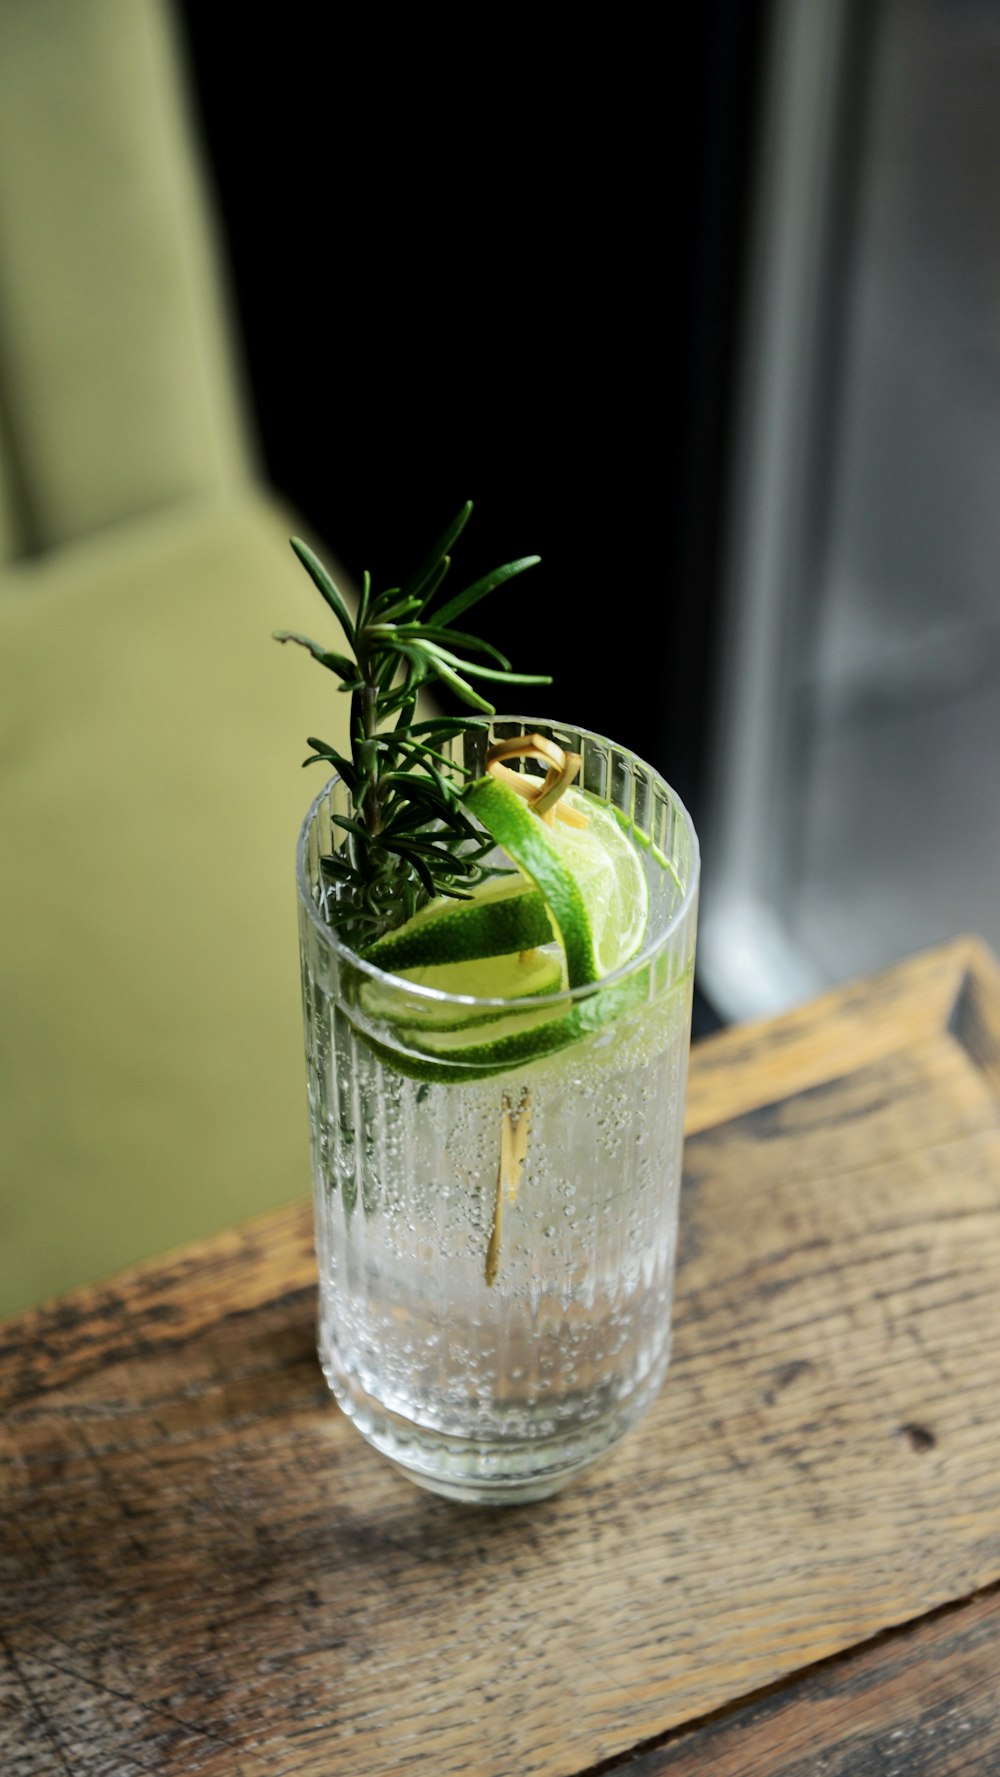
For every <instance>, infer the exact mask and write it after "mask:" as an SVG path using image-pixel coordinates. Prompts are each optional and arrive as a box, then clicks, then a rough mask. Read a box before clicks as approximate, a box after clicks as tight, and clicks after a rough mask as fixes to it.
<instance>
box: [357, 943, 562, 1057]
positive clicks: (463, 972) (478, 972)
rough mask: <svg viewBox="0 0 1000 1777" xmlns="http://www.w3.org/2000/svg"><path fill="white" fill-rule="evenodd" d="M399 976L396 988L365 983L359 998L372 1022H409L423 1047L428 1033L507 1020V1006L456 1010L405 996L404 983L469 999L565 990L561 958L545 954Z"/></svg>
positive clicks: (447, 1004)
mask: <svg viewBox="0 0 1000 1777" xmlns="http://www.w3.org/2000/svg"><path fill="white" fill-rule="evenodd" d="M395 977H396V978H395V981H394V983H393V984H385V985H383V984H382V983H381V982H378V981H365V982H363V984H362V986H361V990H360V994H359V998H360V1001H361V1005H362V1007H363V1009H364V1011H365V1012H367V1014H368V1016H369V1017H370V1018H381V1019H385V1020H390V1021H391V1022H393V1023H396V1024H403V1023H404V1022H405V1026H406V1028H407V1030H408V1031H409V1032H410V1033H411V1034H412V1035H413V1036H414V1037H416V1039H417V1040H418V1041H420V1042H421V1043H422V1042H423V1041H424V1034H423V1033H424V1032H425V1031H430V1030H433V1031H435V1032H438V1031H443V1032H456V1031H465V1030H469V1029H475V1028H477V1027H479V1026H480V1025H482V1024H485V1023H487V1022H490V1021H492V1020H494V1019H498V1018H504V1011H503V1007H502V1006H491V1007H489V1008H486V1007H480V1006H460V1005H459V1006H457V1005H455V1004H454V1003H453V1002H450V1001H448V1002H445V1003H444V1004H442V1003H441V1002H440V1001H438V1000H431V999H424V998H422V996H421V995H419V994H411V995H406V994H403V993H401V990H400V985H399V984H400V982H407V981H408V982H411V983H412V984H413V986H414V987H432V988H436V989H437V990H438V992H439V993H448V994H463V995H464V994H468V995H471V996H473V997H474V998H475V999H479V1000H514V999H530V998H533V997H535V996H536V995H538V994H542V993H558V992H559V990H560V988H561V987H562V985H563V965H562V957H561V956H555V955H553V954H552V953H551V952H546V951H543V950H527V951H522V952H520V953H519V954H514V955H512V956H510V955H508V956H485V957H479V958H477V959H476V960H475V961H473V962H457V963H456V962H450V963H439V964H430V965H428V966H426V967H423V968H417V969H400V970H397V971H395ZM522 1016H523V1014H522ZM549 1016H551V1014H549ZM505 1021H506V1020H505ZM515 1022H516V1020H515Z"/></svg>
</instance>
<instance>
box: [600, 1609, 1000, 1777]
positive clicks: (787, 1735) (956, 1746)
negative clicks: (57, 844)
mask: <svg viewBox="0 0 1000 1777" xmlns="http://www.w3.org/2000/svg"><path fill="white" fill-rule="evenodd" d="M998 1697H1000V1596H998V1595H997V1593H996V1592H995V1591H993V1592H992V1593H991V1594H990V1595H989V1596H987V1597H985V1598H983V1597H980V1598H975V1599H973V1600H971V1601H970V1602H969V1603H968V1604H961V1605H958V1606H957V1607H952V1608H947V1609H945V1610H944V1611H942V1612H941V1613H939V1614H938V1615H935V1616H933V1617H931V1618H930V1619H928V1620H926V1621H924V1622H921V1623H919V1624H917V1625H916V1626H915V1627H914V1628H912V1629H907V1630H902V1631H901V1632H900V1633H899V1634H897V1635H892V1636H889V1637H880V1638H879V1639H878V1641H877V1642H876V1643H874V1644H873V1645H871V1646H868V1647H865V1648H863V1649H861V1650H860V1651H859V1652H857V1653H855V1654H849V1655H847V1656H846V1657H845V1658H843V1659H839V1660H833V1661H830V1662H829V1663H827V1664H825V1665H823V1666H821V1667H819V1668H816V1667H812V1668H810V1669H809V1670H808V1671H806V1672H803V1673H801V1674H800V1675H799V1676H798V1677H796V1678H795V1679H793V1680H792V1681H791V1682H790V1683H789V1684H787V1685H784V1686H782V1687H781V1688H780V1689H776V1690H772V1691H770V1692H769V1693H768V1694H767V1695H766V1696H764V1697H760V1698H757V1699H754V1700H753V1701H752V1702H750V1703H748V1704H747V1705H746V1706H745V1707H744V1708H739V1709H735V1710H732V1711H729V1712H727V1714H726V1717H725V1719H724V1720H721V1721H716V1722H711V1723H706V1724H705V1725H704V1726H702V1727H700V1728H697V1729H695V1730H694V1731H692V1732H690V1733H681V1734H680V1735H679V1736H678V1737H677V1738H676V1739H672V1740H671V1744H669V1745H664V1746H660V1747H657V1748H654V1749H652V1750H650V1751H648V1752H645V1753H639V1754H637V1755H636V1757H635V1758H631V1759H629V1760H628V1761H627V1763H625V1764H622V1765H618V1766H617V1767H616V1774H617V1777H705V1773H706V1772H711V1777H819V1774H821V1777H996V1772H997V1771H1000V1710H998V1708H997V1698H998Z"/></svg>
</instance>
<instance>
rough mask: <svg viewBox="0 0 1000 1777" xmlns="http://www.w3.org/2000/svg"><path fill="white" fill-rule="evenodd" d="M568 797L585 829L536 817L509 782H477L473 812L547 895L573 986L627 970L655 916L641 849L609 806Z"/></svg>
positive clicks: (467, 798) (471, 796)
mask: <svg viewBox="0 0 1000 1777" xmlns="http://www.w3.org/2000/svg"><path fill="white" fill-rule="evenodd" d="M564 800H565V801H566V802H567V803H568V805H569V806H570V807H571V808H575V809H578V810H579V811H581V812H582V813H584V814H586V816H587V817H588V824H587V826H585V827H572V826H570V825H569V824H568V823H567V822H565V821H560V820H559V819H558V818H557V819H556V820H554V821H553V822H551V823H547V822H545V821H543V820H541V819H540V818H539V816H538V815H536V814H533V813H532V811H531V809H530V808H529V807H528V805H527V803H526V802H523V801H522V799H521V797H520V796H518V795H517V793H516V791H514V790H512V789H511V788H510V787H509V786H508V785H507V784H504V783H500V782H498V781H497V780H496V779H495V778H492V777H489V776H487V777H481V778H477V780H476V782H475V783H474V784H471V785H470V786H469V788H468V789H467V790H466V791H465V794H464V796H463V801H464V803H465V806H466V807H467V808H468V810H469V812H470V813H471V814H473V815H475V817H476V819H477V820H478V821H479V822H480V823H481V824H482V826H484V827H485V828H486V831H487V832H488V833H489V834H490V835H491V836H492V837H493V838H494V839H495V840H496V842H497V844H498V845H500V846H502V847H503V849H504V851H505V852H507V854H508V856H509V857H511V858H512V859H513V860H514V863H515V864H517V866H518V868H519V869H520V870H522V871H523V872H524V874H525V875H526V876H530V877H531V879H532V881H533V882H534V883H535V884H536V885H537V887H538V888H539V890H540V891H541V893H542V895H543V897H544V899H545V901H546V903H547V904H548V908H549V912H550V913H551V915H552V918H553V920H554V921H555V924H556V926H557V927H558V929H559V935H560V937H561V939H562V943H563V949H564V951H565V954H566V972H567V975H568V978H569V985H570V987H583V986H586V985H587V984H588V983H589V982H592V981H597V980H599V979H600V978H601V976H603V975H607V974H610V972H611V971H612V970H613V969H617V968H620V967H621V965H622V964H623V963H625V962H628V960H629V958H630V957H632V956H634V955H635V954H636V952H637V951H638V950H639V948H640V946H641V944H642V940H643V937H644V935H645V931H646V923H647V920H648V918H649V885H648V883H647V881H646V873H645V870H644V869H643V865H642V860H641V858H640V857H639V854H638V852H637V851H636V849H635V846H634V845H633V844H632V841H631V839H630V838H629V837H628V835H627V833H625V832H624V831H623V830H622V828H621V827H620V826H619V824H618V822H617V821H616V819H615V817H614V815H613V814H612V813H611V812H610V811H609V810H608V809H607V808H605V806H604V804H603V803H600V802H597V801H595V800H594V798H593V797H591V796H587V795H585V794H583V793H581V792H580V791H574V790H569V791H567V792H566V796H565V798H564Z"/></svg>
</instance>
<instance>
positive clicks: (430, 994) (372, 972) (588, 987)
mask: <svg viewBox="0 0 1000 1777" xmlns="http://www.w3.org/2000/svg"><path fill="white" fill-rule="evenodd" d="M489 721H490V722H491V724H492V723H498V722H519V723H522V724H524V726H525V727H526V728H528V729H530V728H532V727H535V728H540V729H548V730H552V729H569V730H570V731H571V732H572V733H573V734H578V735H579V736H580V737H581V739H583V740H591V741H594V742H596V743H597V744H598V745H599V746H602V747H611V748H613V749H614V751H615V752H616V753H619V754H621V755H622V757H623V758H625V759H629V760H633V761H634V762H635V764H636V765H638V766H639V767H641V769H642V770H643V771H644V772H646V773H647V775H648V777H649V779H650V781H651V782H652V783H653V784H655V785H656V786H658V787H659V789H660V790H661V791H663V792H664V793H665V794H666V796H667V798H668V799H669V801H670V803H671V804H672V806H673V807H674V809H675V810H676V812H677V814H678V816H679V817H680V821H681V824H682V826H683V828H684V831H685V832H686V834H687V836H688V841H689V844H690V847H691V868H690V872H689V875H688V880H687V883H686V884H685V887H684V892H683V895H682V896H681V899H680V902H679V903H678V905H677V906H676V907H675V908H674V910H673V912H672V913H671V915H670V918H669V919H668V920H667V921H666V923H665V925H664V928H663V930H662V931H661V932H660V933H659V934H658V935H657V937H656V938H655V939H654V940H652V941H651V942H649V943H646V944H644V945H643V946H642V949H641V950H639V951H637V952H636V954H635V956H631V957H629V959H628V961H627V962H624V963H622V964H620V966H619V967H618V968H617V969H613V970H612V971H611V973H610V974H608V975H602V976H601V978H600V980H599V981H587V982H584V983H583V984H582V985H581V986H579V987H560V988H557V989H556V991H555V992H554V993H536V994H525V995H522V996H521V997H520V998H518V999H504V998H502V997H501V998H489V997H486V996H484V995H479V994H471V993H448V992H446V991H445V990H444V989H443V988H440V987H426V986H424V985H423V984H422V983H419V982H416V981H407V979H406V977H405V976H403V975H396V974H393V973H392V971H391V970H389V969H380V968H379V966H378V964H377V963H371V962H366V961H365V958H364V957H363V956H359V954H358V952H357V951H356V950H352V948H351V946H350V945H349V944H345V942H344V940H343V939H342V938H341V937H339V936H338V934H337V933H336V932H335V931H334V929H333V927H332V926H328V925H327V924H326V923H325V921H324V920H323V918H322V916H321V915H320V912H319V909H318V907H317V906H316V902H315V900H314V898H313V894H312V890H311V888H310V885H309V882H308V879H307V876H306V846H307V843H308V839H309V834H310V832H311V830H312V827H313V825H314V823H315V820H316V816H317V814H318V812H319V808H320V805H321V803H323V802H325V800H326V798H327V797H328V796H329V794H330V792H331V790H332V789H334V788H335V786H336V785H337V784H339V783H341V782H343V779H342V778H341V777H340V775H339V773H335V774H334V775H333V776H332V777H329V778H327V780H326V782H325V784H324V785H323V787H322V789H321V790H320V791H319V792H318V794H317V795H316V796H314V797H313V800H312V802H311V803H310V805H309V808H308V810H307V812H306V816H305V819H304V820H303V822H302V826H301V828H300V830H299V837H298V843H297V845H296V848H295V878H296V886H297V888H298V896H299V902H300V904H301V906H302V907H303V908H304V909H305V912H306V914H307V916H308V918H309V920H310V921H311V923H312V925H313V926H314V927H315V929H316V931H317V932H318V934H319V936H320V938H321V939H322V941H323V943H324V944H325V945H326V946H327V947H328V948H329V949H330V950H332V951H333V952H334V953H335V955H336V956H337V958H338V959H339V961H340V962H342V963H343V964H345V965H346V966H348V967H349V968H351V969H354V970H356V971H357V972H359V973H360V974H362V975H363V976H364V977H365V978H366V979H367V980H369V981H372V982H375V983H377V984H378V985H379V986H380V987H385V988H389V989H391V990H394V991H396V992H398V993H402V994H406V996H407V997H408V998H415V999H417V1000H418V1001H420V1000H422V1001H424V1002H425V1003H426V1004H427V1005H428V1006H431V1005H434V1006H455V1007H466V1008H468V1007H477V1006H484V1007H488V1008H489V1009H490V1010H491V1011H492V1010H502V1011H506V1012H509V1013H512V1014H513V1013H517V1012H527V1011H531V1010H535V1011H541V1010H547V1009H549V1008H550V1007H552V1008H558V1007H560V1006H568V1005H576V1004H578V1002H579V1001H580V1000H583V999H588V998H590V997H591V996H592V995H593V994H595V993H604V992H605V991H606V990H607V989H608V988H611V987H617V986H619V985H620V984H621V983H622V982H624V981H628V980H629V979H630V978H631V977H632V976H633V975H634V974H636V973H637V972H638V970H639V969H641V968H644V967H646V966H647V965H648V964H649V963H651V962H653V961H654V960H655V959H656V957H657V956H659V955H660V954H661V953H662V952H663V951H664V950H666V949H668V948H669V945H670V943H671V940H672V939H673V938H674V936H675V935H676V933H677V932H678V931H679V930H680V929H681V927H682V926H683V925H684V924H685V922H686V920H687V918H688V916H689V914H690V912H691V908H692V905H693V903H694V900H695V897H696V896H697V893H698V883H699V877H700V874H701V847H700V845H699V842H698V834H697V832H696V831H695V826H694V822H693V821H692V819H691V816H690V814H689V812H688V810H687V807H686V806H685V804H684V802H682V800H681V798H680V796H679V795H678V794H677V791H676V790H674V789H673V788H672V787H671V785H670V784H668V783H667V780H666V778H665V777H663V776H662V774H661V773H660V772H658V771H657V770H656V768H655V766H653V765H648V764H647V763H646V761H645V760H644V759H641V758H640V757H639V755H638V753H636V752H633V750H632V748H631V747H626V746H622V745H621V744H620V743H619V742H618V741H613V740H609V739H608V737H607V735H604V734H598V733H597V731H596V729H592V728H581V727H579V726H578V725H577V724H576V723H573V722H562V721H557V720H554V719H553V718H550V717H548V716H518V715H508V714H507V713H506V712H504V713H501V712H499V711H498V712H497V714H496V715H495V716H491V717H490V718H489Z"/></svg>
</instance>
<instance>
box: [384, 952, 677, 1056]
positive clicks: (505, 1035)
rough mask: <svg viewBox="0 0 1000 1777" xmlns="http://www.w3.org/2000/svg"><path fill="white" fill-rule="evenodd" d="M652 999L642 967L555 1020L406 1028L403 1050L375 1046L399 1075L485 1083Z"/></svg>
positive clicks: (523, 1017) (547, 1015)
mask: <svg viewBox="0 0 1000 1777" xmlns="http://www.w3.org/2000/svg"><path fill="white" fill-rule="evenodd" d="M648 994H649V970H648V968H642V969H640V970H638V972H637V973H636V974H635V975H632V976H630V977H628V978H626V979H625V980H624V981H621V982H618V983H616V984H615V985H614V986H612V987H609V988H607V989H606V990H603V991H601V992H599V993H595V994H594V995H593V996H592V997H591V998H589V999H585V1000H582V1001H580V1002H579V1004H577V1005H576V1006H574V1007H573V1008H572V1010H571V1011H569V1012H563V1013H557V1014H555V1015H553V1013H552V1011H551V1010H550V1009H548V1008H545V1007H541V1006H540V1007H539V1009H538V1011H537V1012H531V1011H527V1010H526V1011H522V1012H516V1013H510V1014H508V1015H507V1016H506V1017H500V1018H497V1019H495V1020H493V1021H491V1022H490V1023H489V1024H488V1025H483V1024H480V1025H478V1026H470V1025H468V1024H466V1025H465V1026H463V1027H462V1028H461V1029H452V1030H444V1029H439V1030H429V1029H415V1028H414V1027H412V1026H401V1027H400V1031H399V1036H400V1040H401V1042H402V1043H403V1044H404V1045H405V1048H404V1049H403V1050H402V1051H400V1050H398V1049H395V1048H393V1049H390V1048H388V1047H385V1046H383V1045H381V1044H377V1043H376V1044H373V1045H372V1046H373V1047H374V1048H376V1049H377V1050H378V1053H379V1054H380V1055H381V1056H382V1058H383V1059H384V1060H385V1061H387V1062H389V1063H390V1065H391V1066H393V1067H395V1068H397V1069H398V1070H399V1072H400V1073H404V1074H409V1075H411V1077H412V1078H414V1079H417V1080H433V1081H452V1082H454V1081H457V1080H486V1079H490V1078H492V1076H493V1075H494V1074H502V1073H506V1072H508V1071H509V1070H510V1069H511V1068H520V1067H524V1066H526V1064H527V1063H528V1062H532V1061H541V1060H543V1059H544V1058H545V1057H546V1056H549V1055H554V1054H556V1053H557V1052H558V1051H559V1050H560V1049H566V1048H568V1047H569V1046H570V1045H571V1044H573V1043H578V1042H580V1041H581V1040H582V1039H583V1038H585V1037H589V1036H593V1035H595V1034H596V1032H598V1031H599V1030H602V1029H603V1028H604V1026H605V1025H608V1024H611V1023H613V1022H614V1021H615V1020H616V1019H618V1018H620V1017H621V1016H622V1014H623V1013H625V1012H627V1011H629V1010H630V1009H631V1008H633V1007H635V1006H637V1005H639V1004H641V1003H642V1001H643V1000H645V999H646V997H647V996H648Z"/></svg>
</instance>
